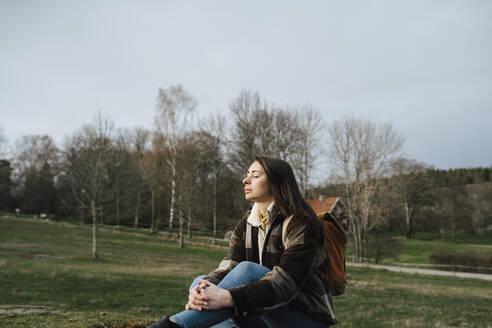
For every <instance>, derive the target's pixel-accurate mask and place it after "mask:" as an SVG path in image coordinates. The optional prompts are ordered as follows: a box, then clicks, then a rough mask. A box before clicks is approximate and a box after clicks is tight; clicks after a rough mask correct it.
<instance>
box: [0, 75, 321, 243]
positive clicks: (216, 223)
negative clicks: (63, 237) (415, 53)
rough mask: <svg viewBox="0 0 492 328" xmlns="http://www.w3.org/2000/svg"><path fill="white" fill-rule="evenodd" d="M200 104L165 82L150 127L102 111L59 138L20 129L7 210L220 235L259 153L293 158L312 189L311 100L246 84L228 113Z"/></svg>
mask: <svg viewBox="0 0 492 328" xmlns="http://www.w3.org/2000/svg"><path fill="white" fill-rule="evenodd" d="M197 106H198V103H197V101H196V100H195V98H194V97H193V96H192V95H191V94H189V93H188V92H187V91H186V90H184V89H183V87H182V86H179V85H178V86H171V87H169V88H167V89H159V90H158V94H157V98H156V108H155V118H154V127H153V129H151V130H150V129H145V128H141V127H131V128H117V127H116V126H115V123H114V122H113V121H112V120H111V119H109V118H108V117H106V116H105V115H103V114H102V113H99V114H98V115H97V117H95V118H94V120H93V121H92V122H91V123H88V124H84V125H83V126H81V127H80V128H79V129H78V130H77V131H75V132H74V133H73V134H71V135H68V136H66V137H65V140H64V142H63V143H62V144H56V143H55V142H54V140H53V139H52V138H51V137H50V136H49V135H26V136H23V137H21V138H19V140H16V142H15V146H14V147H13V151H12V152H10V155H9V156H4V158H3V159H2V160H1V161H0V186H1V187H0V200H1V202H0V210H3V211H15V210H16V209H19V210H20V212H21V213H25V214H31V215H38V216H39V215H43V216H44V215H46V216H47V217H50V218H60V217H66V218H72V219H74V220H77V221H79V222H81V223H93V224H96V223H103V224H111V225H122V226H135V227H137V226H138V227H146V228H149V229H151V230H152V231H158V230H159V229H164V228H167V229H176V228H179V229H180V231H185V232H186V230H187V231H188V233H189V234H191V232H192V231H193V230H206V231H211V232H212V233H213V236H214V237H215V236H216V234H217V231H224V230H226V229H232V228H233V227H234V226H235V224H236V223H237V221H238V219H240V218H241V217H242V215H243V214H244V211H245V210H246V209H247V207H248V206H249V204H248V202H247V201H245V200H244V194H243V188H242V179H243V177H244V175H245V173H246V171H247V169H248V167H249V165H250V164H251V163H252V162H253V160H254V156H255V155H256V154H263V155H270V156H275V157H279V158H282V159H285V160H287V161H288V162H289V163H290V164H291V165H292V166H293V168H294V170H295V173H296V177H297V178H298V182H299V185H300V187H301V189H302V191H303V192H306V190H307V188H308V184H309V179H310V177H311V175H312V172H313V170H314V159H315V154H316V153H317V152H318V148H317V147H318V142H319V139H320V132H321V127H322V125H323V122H322V121H323V120H322V118H321V115H320V114H319V113H318V112H317V111H316V110H315V109H314V108H312V107H311V106H308V105H300V106H297V107H289V108H287V107H282V106H278V105H275V104H272V103H269V102H267V101H265V100H264V99H263V98H262V97H261V96H260V95H259V94H258V93H255V92H251V91H246V90H243V91H241V92H240V93H239V94H238V95H237V97H235V98H234V99H232V100H231V102H230V106H229V112H228V113H227V115H219V114H214V115H211V116H207V117H198V116H197V113H196V107H197ZM1 150H2V149H1V144H0V153H1ZM182 235H183V234H182V233H181V236H182Z"/></svg>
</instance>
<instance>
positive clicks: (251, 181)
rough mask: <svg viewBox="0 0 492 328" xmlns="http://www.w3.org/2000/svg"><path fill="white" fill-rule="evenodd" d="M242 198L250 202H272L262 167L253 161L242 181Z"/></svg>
mask: <svg viewBox="0 0 492 328" xmlns="http://www.w3.org/2000/svg"><path fill="white" fill-rule="evenodd" d="M243 184H244V197H245V198H246V199H247V200H250V201H252V202H267V201H273V195H272V194H271V192H270V189H269V186H268V178H267V175H266V173H265V171H264V170H263V167H262V166H261V164H260V163H259V162H258V161H254V162H253V164H251V166H250V167H249V169H248V172H247V174H246V177H245V178H244V179H243Z"/></svg>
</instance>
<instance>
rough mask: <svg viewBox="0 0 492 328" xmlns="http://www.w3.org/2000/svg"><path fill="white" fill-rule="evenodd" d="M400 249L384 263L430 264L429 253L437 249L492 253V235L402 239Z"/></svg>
mask: <svg viewBox="0 0 492 328" xmlns="http://www.w3.org/2000/svg"><path fill="white" fill-rule="evenodd" d="M399 245H400V250H399V253H398V256H397V257H396V259H391V258H388V259H385V260H384V261H383V264H398V263H414V264H419V263H420V264H430V263H431V262H430V261H429V255H430V254H431V253H432V252H433V251H434V250H436V249H438V248H440V249H445V250H448V251H450V252H467V251H472V252H490V253H492V238H491V237H490V236H470V235H459V236H458V237H457V238H456V242H451V241H449V240H443V239H441V238H435V239H430V238H424V239H420V238H419V237H417V238H414V239H401V240H400V241H399Z"/></svg>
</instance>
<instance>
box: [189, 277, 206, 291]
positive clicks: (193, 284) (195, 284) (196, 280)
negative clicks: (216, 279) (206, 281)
mask: <svg viewBox="0 0 492 328" xmlns="http://www.w3.org/2000/svg"><path fill="white" fill-rule="evenodd" d="M205 277H206V275H204V274H201V275H199V276H196V277H195V279H194V280H193V282H192V283H191V285H190V288H189V289H191V288H193V287H195V286H197V285H198V284H199V283H200V282H199V281H198V280H200V279H203V278H205Z"/></svg>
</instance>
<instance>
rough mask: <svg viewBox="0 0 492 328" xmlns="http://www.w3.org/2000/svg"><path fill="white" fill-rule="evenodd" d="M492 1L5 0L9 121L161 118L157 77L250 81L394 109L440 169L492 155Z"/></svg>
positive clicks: (334, 115)
mask: <svg viewBox="0 0 492 328" xmlns="http://www.w3.org/2000/svg"><path fill="white" fill-rule="evenodd" d="M491 58H492V1H487V0H483V1H478V0H477V1H473V0H462V1H452V0H443V1H429V0H424V1H416V0H409V1H394V0H388V1H366V0H361V1H285V0H282V1H265V0H263V1H251V0H248V1H239V0H237V1H233V0H225V1H204V0H201V1H164V0H161V1H132V2H130V1H116V0H115V1H100V0H98V1H87V0H84V1H65V0H62V1H49V0H44V1H18V0H1V1H0V126H1V127H3V130H4V134H5V135H6V136H7V138H8V140H9V143H10V144H11V145H13V144H14V142H15V140H16V138H18V137H19V136H21V135H25V134H49V135H51V136H52V137H53V138H54V139H55V140H56V141H57V142H61V141H62V140H63V137H64V136H65V135H67V134H71V133H73V132H74V131H75V130H76V129H78V128H79V127H80V126H81V125H82V124H83V123H88V122H91V121H92V119H93V118H94V116H95V115H96V113H97V111H98V110H102V111H104V112H106V113H108V114H109V115H110V116H111V117H112V118H113V119H114V120H115V122H116V124H117V126H129V127H131V126H136V125H138V126H144V127H148V128H151V127H152V124H153V117H154V111H155V100H156V96H157V89H158V88H159V87H162V88H167V87H169V86H170V85H175V84H182V85H183V86H184V88H185V89H187V90H188V91H189V92H190V93H192V94H193V95H194V96H195V97H196V98H197V100H198V103H199V106H198V112H199V113H200V115H206V114H207V113H210V112H212V111H221V112H224V113H227V111H228V105H229V102H230V101H231V99H232V98H233V97H235V96H237V94H238V93H239V91H240V90H241V89H250V90H253V91H258V92H259V93H260V94H261V95H262V96H263V97H264V98H265V99H267V100H269V101H271V102H274V103H276V104H279V105H295V104H305V103H308V104H311V105H312V106H314V107H315V108H317V109H318V110H320V111H321V112H322V113H323V115H324V116H325V118H326V121H327V122H328V123H329V122H331V121H332V120H334V119H340V118H342V117H344V116H346V115H355V116H358V117H364V118H369V119H371V120H373V121H375V122H385V121H390V122H392V123H393V125H394V127H395V128H396V130H398V131H400V132H401V133H402V134H403V135H404V136H405V137H406V142H405V145H404V150H405V154H406V155H407V156H408V157H411V158H415V159H417V160H419V161H423V162H426V163H428V164H433V165H435V166H436V167H437V168H442V169H447V168H454V167H475V166H490V165H492V65H491Z"/></svg>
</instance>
